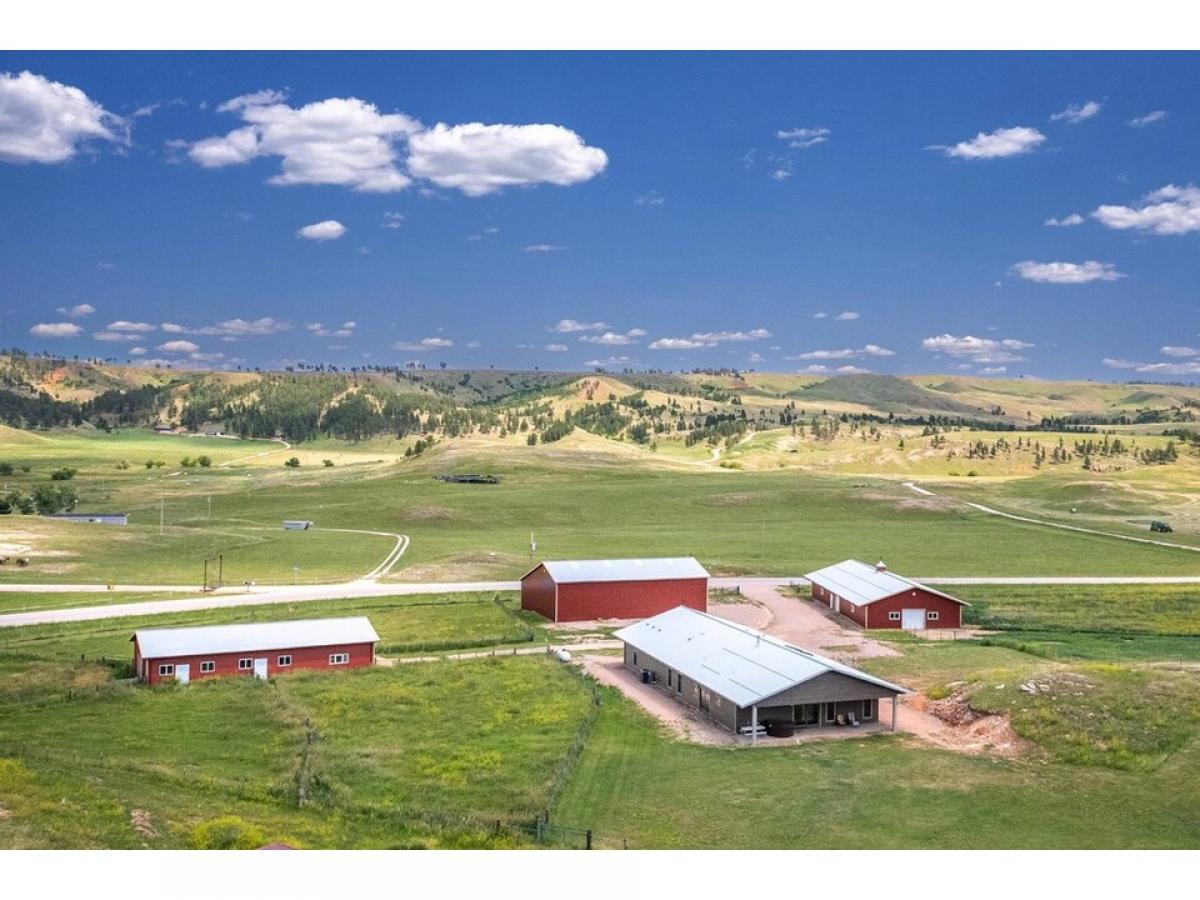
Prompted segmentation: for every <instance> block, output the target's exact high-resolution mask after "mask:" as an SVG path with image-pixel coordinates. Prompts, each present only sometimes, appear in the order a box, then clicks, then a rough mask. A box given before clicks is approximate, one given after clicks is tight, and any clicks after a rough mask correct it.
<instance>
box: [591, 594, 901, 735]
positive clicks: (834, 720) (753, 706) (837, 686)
mask: <svg viewBox="0 0 1200 900" xmlns="http://www.w3.org/2000/svg"><path fill="white" fill-rule="evenodd" d="M614 637H617V638H619V639H620V640H622V641H623V642H624V643H625V665H626V666H627V667H628V668H630V669H632V670H633V671H634V672H635V673H637V675H638V676H639V677H640V678H641V680H642V682H643V683H647V684H654V685H657V686H658V687H659V688H660V689H663V690H665V691H667V693H669V694H670V695H671V696H673V697H675V698H676V699H677V700H678V701H679V702H680V703H683V704H684V705H686V706H690V707H693V708H694V709H697V710H699V711H700V712H701V713H703V714H705V715H706V716H708V717H709V718H710V719H712V721H713V722H715V723H717V724H718V725H720V726H722V727H723V728H727V729H729V730H730V731H733V732H736V733H741V734H750V735H751V736H754V737H756V736H757V735H758V734H759V733H760V732H761V730H762V729H763V728H764V726H765V727H767V728H768V729H769V728H770V726H771V725H772V724H774V723H786V725H787V727H788V730H789V731H790V730H792V729H798V728H818V727H825V726H838V725H850V726H854V725H858V724H863V723H872V722H878V721H879V719H880V715H879V701H880V700H883V699H889V700H891V709H890V710H889V711H888V713H889V714H890V717H891V727H892V730H893V731H894V730H895V728H896V697H897V695H899V694H903V693H907V691H905V689H904V688H902V687H900V686H898V685H895V684H891V683H889V682H887V681H884V680H882V679H880V678H875V677H874V676H872V675H868V674H866V673H865V672H860V671H859V670H858V669H854V668H851V667H850V666H847V665H843V664H842V663H839V662H836V661H834V660H832V659H826V658H825V657H823V656H818V655H817V654H816V653H812V652H810V651H808V650H802V649H801V648H799V647H796V646H793V645H791V644H788V643H785V642H784V641H781V640H779V639H778V638H774V637H771V636H770V635H767V634H764V633H763V632H761V631H756V630H754V629H753V628H747V627H745V626H743V625H738V624H735V623H733V622H729V621H726V620H725V619H719V618H717V617H716V616H712V615H709V614H707V613H701V612H696V611H695V610H692V609H688V608H687V607H682V606H680V607H676V608H675V609H672V610H668V611H667V612H665V613H661V614H660V615H657V616H654V617H653V618H650V619H645V620H643V621H641V622H637V623H636V624H633V625H629V626H628V627H626V628H622V629H620V630H619V631H617V632H615V633H614Z"/></svg>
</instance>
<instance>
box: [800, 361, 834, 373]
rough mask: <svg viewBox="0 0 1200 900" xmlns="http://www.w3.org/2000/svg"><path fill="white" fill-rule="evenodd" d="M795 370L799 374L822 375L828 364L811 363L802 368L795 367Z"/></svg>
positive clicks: (826, 370)
mask: <svg viewBox="0 0 1200 900" xmlns="http://www.w3.org/2000/svg"><path fill="white" fill-rule="evenodd" d="M796 371H797V372H799V373H800V374H801V375H824V374H825V373H826V372H828V371H829V366H823V365H821V364H820V363H813V364H812V365H811V366H805V367H804V368H803V369H797V370H796Z"/></svg>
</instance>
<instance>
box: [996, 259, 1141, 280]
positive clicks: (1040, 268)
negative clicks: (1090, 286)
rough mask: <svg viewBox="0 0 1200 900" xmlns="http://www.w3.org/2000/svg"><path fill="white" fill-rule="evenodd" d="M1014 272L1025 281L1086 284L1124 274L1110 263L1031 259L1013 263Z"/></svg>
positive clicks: (1114, 278)
mask: <svg viewBox="0 0 1200 900" xmlns="http://www.w3.org/2000/svg"><path fill="white" fill-rule="evenodd" d="M1012 270H1013V272H1014V273H1015V274H1017V275H1019V276H1020V277H1021V278H1024V279H1025V280H1026V281H1036V282H1039V283H1042V284H1087V283H1088V282H1090V281H1116V280H1117V279H1119V278H1124V277H1125V276H1124V275H1123V274H1122V273H1120V272H1118V271H1117V269H1116V267H1115V266H1114V265H1113V264H1112V263H1102V262H1096V260H1094V259H1089V260H1087V261H1086V262H1081V263H1072V262H1046V263H1043V262H1034V261H1033V260H1031V259H1027V260H1024V261H1022V262H1019V263H1015V264H1014V265H1013V267H1012Z"/></svg>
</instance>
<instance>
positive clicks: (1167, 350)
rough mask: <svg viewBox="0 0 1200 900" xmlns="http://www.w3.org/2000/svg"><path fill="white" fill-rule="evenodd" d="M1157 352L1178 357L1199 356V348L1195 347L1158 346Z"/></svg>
mask: <svg viewBox="0 0 1200 900" xmlns="http://www.w3.org/2000/svg"><path fill="white" fill-rule="evenodd" d="M1158 352H1159V353H1161V354H1162V355H1163V356H1178V357H1185V356H1200V350H1197V349H1196V348H1195V347H1172V346H1166V347H1159V349H1158Z"/></svg>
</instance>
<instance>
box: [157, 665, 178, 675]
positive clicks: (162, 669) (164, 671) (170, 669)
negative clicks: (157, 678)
mask: <svg viewBox="0 0 1200 900" xmlns="http://www.w3.org/2000/svg"><path fill="white" fill-rule="evenodd" d="M158 674H159V675H174V674H175V666H174V665H172V664H171V663H163V664H162V665H161V666H159V667H158Z"/></svg>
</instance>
